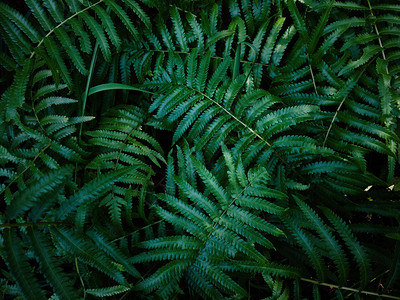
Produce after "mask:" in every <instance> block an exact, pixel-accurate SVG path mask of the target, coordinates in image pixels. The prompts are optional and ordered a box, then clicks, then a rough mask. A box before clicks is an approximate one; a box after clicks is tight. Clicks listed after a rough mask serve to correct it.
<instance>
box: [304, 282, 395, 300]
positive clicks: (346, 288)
mask: <svg viewBox="0 0 400 300" xmlns="http://www.w3.org/2000/svg"><path fill="white" fill-rule="evenodd" d="M300 280H301V281H305V282H310V283H312V284H317V285H320V286H327V287H330V288H335V289H338V290H344V291H350V292H354V293H359V294H364V295H370V296H375V297H381V298H388V299H396V300H400V297H397V296H391V295H387V294H379V293H375V292H370V291H363V290H357V289H354V288H350V287H346V286H338V285H336V284H332V283H326V282H318V281H316V280H312V279H308V278H300Z"/></svg>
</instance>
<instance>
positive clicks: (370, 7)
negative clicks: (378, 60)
mask: <svg viewBox="0 0 400 300" xmlns="http://www.w3.org/2000/svg"><path fill="white" fill-rule="evenodd" d="M367 2H368V7H369V10H370V12H371V16H374V13H373V11H372V6H371V3H370V2H369V0H367ZM374 29H375V33H376V35H377V36H378V42H379V46H380V47H381V48H382V57H383V59H384V60H386V54H385V50H384V49H383V43H382V40H381V37H380V35H379V30H378V26H376V24H374ZM386 74H387V75H389V69H388V66H386Z"/></svg>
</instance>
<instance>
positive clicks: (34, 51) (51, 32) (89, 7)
mask: <svg viewBox="0 0 400 300" xmlns="http://www.w3.org/2000/svg"><path fill="white" fill-rule="evenodd" d="M102 2H104V0H100V1H98V2H96V3H94V4H92V5H90V6H88V7H85V8H84V9H82V10H80V11H78V12H76V13H74V14H73V15H72V16H70V17H68V18H66V19H65V20H64V21H62V22H61V23H60V24H58V25H57V26H56V27H54V28H53V29H52V30H50V31H49V32H48V33H47V34H46V35H45V36H44V37H43V39H42V40H41V41H40V42H39V43H38V44H37V46H36V47H35V49H36V48H39V47H40V46H41V45H42V44H43V42H44V40H45V39H46V38H48V37H49V36H50V35H52V34H53V32H54V31H55V30H56V29H57V28H60V27H61V26H63V25H64V24H65V23H67V22H68V21H69V20H71V19H73V18H75V17H76V16H78V15H79V14H81V13H83V12H85V11H87V10H89V9H91V8H92V7H94V6H96V5H98V4H100V3H102ZM35 54H36V50H33V51H32V52H31V55H30V57H29V58H30V59H32V58H33V57H34V56H35Z"/></svg>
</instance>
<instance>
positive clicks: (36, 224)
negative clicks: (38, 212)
mask: <svg viewBox="0 0 400 300" xmlns="http://www.w3.org/2000/svg"><path fill="white" fill-rule="evenodd" d="M62 224H63V223H60V222H37V223H8V224H0V229H2V228H13V227H28V226H57V225H62Z"/></svg>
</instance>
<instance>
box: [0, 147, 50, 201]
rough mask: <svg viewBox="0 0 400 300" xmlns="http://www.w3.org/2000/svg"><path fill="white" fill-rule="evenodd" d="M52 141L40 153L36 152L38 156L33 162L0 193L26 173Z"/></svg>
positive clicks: (2, 191) (0, 192)
mask: <svg viewBox="0 0 400 300" xmlns="http://www.w3.org/2000/svg"><path fill="white" fill-rule="evenodd" d="M51 144H52V142H50V143H49V144H48V145H47V146H45V147H44V148H43V149H42V150H41V151H40V152H39V153H38V154H36V156H35V157H34V158H33V160H32V162H31V163H30V164H29V166H27V167H26V168H25V169H24V170H23V171H22V172H21V173H19V174H18V175H17V176H15V177H14V179H13V180H12V181H11V182H10V183H9V184H8V185H7V186H6V187H5V188H3V189H2V190H1V191H0V195H1V194H3V193H4V191H5V190H6V189H7V188H9V187H10V186H11V185H12V184H13V183H14V182H15V181H17V180H18V179H19V178H20V177H21V176H22V175H24V173H25V172H26V171H28V170H29V169H30V168H31V167H32V165H33V163H34V162H35V161H36V160H37V159H38V158H39V156H40V155H41V154H42V153H43V152H44V151H46V149H47V148H49V147H50V146H51Z"/></svg>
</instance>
